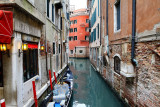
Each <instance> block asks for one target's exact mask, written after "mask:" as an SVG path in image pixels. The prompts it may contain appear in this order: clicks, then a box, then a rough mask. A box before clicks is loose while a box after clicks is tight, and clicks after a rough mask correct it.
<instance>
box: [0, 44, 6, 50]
mask: <svg viewBox="0 0 160 107" xmlns="http://www.w3.org/2000/svg"><path fill="white" fill-rule="evenodd" d="M6 50H7V45H6V44H0V51H2V52H5V51H6Z"/></svg>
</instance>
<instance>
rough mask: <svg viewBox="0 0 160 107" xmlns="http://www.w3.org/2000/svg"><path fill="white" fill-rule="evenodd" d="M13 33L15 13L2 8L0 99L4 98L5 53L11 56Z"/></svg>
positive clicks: (0, 14)
mask: <svg viewBox="0 0 160 107" xmlns="http://www.w3.org/2000/svg"><path fill="white" fill-rule="evenodd" d="M12 34H13V13H12V12H11V11H4V10H0V100H1V99H4V73H5V72H4V70H3V60H5V58H4V55H7V57H9V49H10V44H11V37H12Z"/></svg>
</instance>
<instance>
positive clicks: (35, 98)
mask: <svg viewBox="0 0 160 107" xmlns="http://www.w3.org/2000/svg"><path fill="white" fill-rule="evenodd" d="M32 85H33V95H34V102H35V107H38V101H37V94H36V85H35V81H32Z"/></svg>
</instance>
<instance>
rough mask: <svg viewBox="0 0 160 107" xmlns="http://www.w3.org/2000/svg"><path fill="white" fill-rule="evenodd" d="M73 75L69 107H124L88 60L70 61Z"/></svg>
mask: <svg viewBox="0 0 160 107" xmlns="http://www.w3.org/2000/svg"><path fill="white" fill-rule="evenodd" d="M70 69H71V71H72V72H73V75H74V90H73V95H72V98H71V101H70V104H69V107H125V106H126V105H125V104H124V103H123V102H122V101H121V100H120V99H119V98H118V97H117V96H116V95H115V93H114V92H113V91H112V90H111V88H110V87H109V86H108V85H107V84H106V83H105V81H104V80H103V79H102V78H101V77H100V75H99V74H98V73H97V72H96V71H95V69H94V68H93V67H92V65H91V63H90V61H89V59H73V58H72V59H70Z"/></svg>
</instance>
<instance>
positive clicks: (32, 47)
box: [28, 43, 38, 49]
mask: <svg viewBox="0 0 160 107" xmlns="http://www.w3.org/2000/svg"><path fill="white" fill-rule="evenodd" d="M28 48H29V49H38V45H37V44H31V43H29V44H28Z"/></svg>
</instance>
